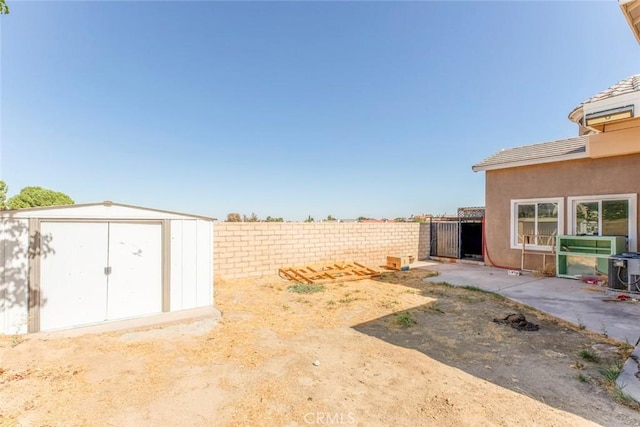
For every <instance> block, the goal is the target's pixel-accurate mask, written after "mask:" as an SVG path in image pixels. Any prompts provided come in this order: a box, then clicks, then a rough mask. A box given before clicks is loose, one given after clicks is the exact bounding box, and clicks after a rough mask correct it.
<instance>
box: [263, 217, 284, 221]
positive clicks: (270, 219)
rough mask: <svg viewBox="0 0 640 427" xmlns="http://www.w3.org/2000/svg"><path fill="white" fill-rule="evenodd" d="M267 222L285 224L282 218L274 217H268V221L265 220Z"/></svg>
mask: <svg viewBox="0 0 640 427" xmlns="http://www.w3.org/2000/svg"><path fill="white" fill-rule="evenodd" d="M265 221H267V222H284V220H283V219H282V217H278V218H274V217H272V216H268V217H267V219H265Z"/></svg>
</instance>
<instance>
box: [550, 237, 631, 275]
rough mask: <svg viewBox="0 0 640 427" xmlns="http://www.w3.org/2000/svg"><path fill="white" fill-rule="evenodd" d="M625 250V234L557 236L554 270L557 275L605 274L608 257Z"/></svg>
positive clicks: (607, 270) (607, 267)
mask: <svg viewBox="0 0 640 427" xmlns="http://www.w3.org/2000/svg"><path fill="white" fill-rule="evenodd" d="M626 250H627V238H626V237H625V236H558V238H557V239H556V271H557V276H558V277H568V278H572V279H576V278H578V277H580V276H597V275H605V276H606V275H607V274H608V272H609V257H610V256H611V255H615V254H620V253H623V252H625V251H626Z"/></svg>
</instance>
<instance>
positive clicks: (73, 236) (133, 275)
mask: <svg viewBox="0 0 640 427" xmlns="http://www.w3.org/2000/svg"><path fill="white" fill-rule="evenodd" d="M40 231H41V234H42V243H41V249H42V253H43V254H42V257H41V262H40V329H41V330H51V329H59V328H65V327H73V326H79V325H86V324H91V323H99V322H103V321H105V320H114V319H122V318H126V317H134V316H140V315H146V314H153V313H159V312H161V311H162V227H161V225H160V224H158V223H116V222H112V223H108V222H104V223H82V222H41V225H40Z"/></svg>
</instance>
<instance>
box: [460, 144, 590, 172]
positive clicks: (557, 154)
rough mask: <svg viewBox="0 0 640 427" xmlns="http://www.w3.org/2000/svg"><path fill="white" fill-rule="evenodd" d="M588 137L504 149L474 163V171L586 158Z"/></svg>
mask: <svg viewBox="0 0 640 427" xmlns="http://www.w3.org/2000/svg"><path fill="white" fill-rule="evenodd" d="M587 139H588V136H578V137H575V138H569V139H560V140H557V141H551V142H543V143H540V144H533V145H525V146H523V147H515V148H507V149H503V150H500V151H498V152H497V153H494V154H492V155H491V156H489V157H487V158H486V159H484V160H483V161H481V162H480V163H477V164H475V165H473V168H472V169H473V171H474V172H478V171H483V170H491V169H505V168H511V167H516V166H527V165H535V164H540V163H551V162H559V161H562V160H571V159H579V158H584V157H587V152H586V151H587V150H586V145H587Z"/></svg>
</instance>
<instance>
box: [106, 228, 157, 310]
mask: <svg viewBox="0 0 640 427" xmlns="http://www.w3.org/2000/svg"><path fill="white" fill-rule="evenodd" d="M108 264H109V266H111V272H110V274H109V276H108V285H107V293H108V294H107V318H108V319H121V318H124V317H133V316H139V315H144V314H152V313H159V312H161V311H162V229H161V227H160V225H159V224H124V223H111V224H110V225H109V263H108Z"/></svg>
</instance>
